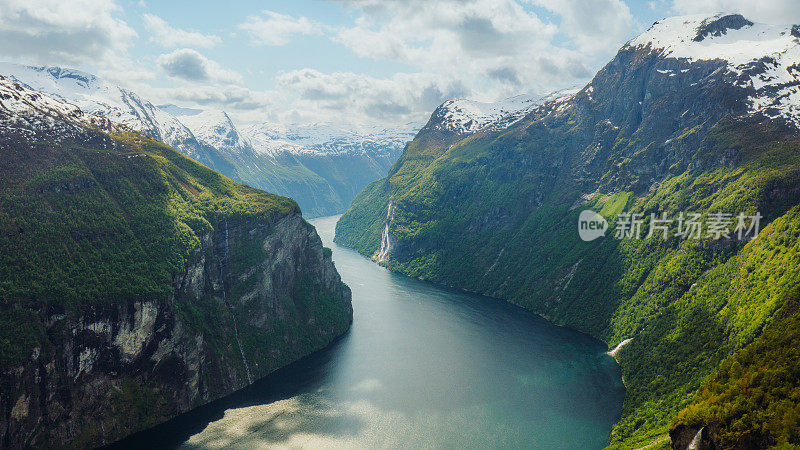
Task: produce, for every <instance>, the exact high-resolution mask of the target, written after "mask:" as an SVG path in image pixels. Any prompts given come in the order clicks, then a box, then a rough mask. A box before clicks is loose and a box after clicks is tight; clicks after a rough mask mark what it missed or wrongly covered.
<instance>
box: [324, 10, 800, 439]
mask: <svg viewBox="0 0 800 450" xmlns="http://www.w3.org/2000/svg"><path fill="white" fill-rule="evenodd" d="M728 17H734V18H735V17H736V16H728ZM739 17H740V16H739ZM709 20H711V19H709ZM719 21H720V26H723V25H725V22H726V21H729V19H728V18H726V17H723V18H721V19H719ZM731 21H732V22H733V23H738V22H737V20H732V19H731ZM735 26H739V27H741V25H735ZM690 41H691V39H690ZM738 76H739V75H738V74H737V73H735V72H728V71H726V62H725V61H724V60H700V61H692V60H685V59H673V58H665V57H663V55H662V53H661V52H659V51H658V49H653V46H652V45H650V46H638V47H636V46H632V45H629V46H626V47H624V48H623V49H622V50H620V52H619V53H618V55H617V57H616V58H615V59H614V60H613V61H612V62H610V63H609V64H608V65H607V66H606V67H605V68H603V69H602V70H601V71H600V72H599V73H598V74H597V75H596V76H595V78H594V79H593V80H592V82H591V83H590V84H589V85H588V86H587V87H585V88H584V89H582V90H581V91H580V92H579V93H577V94H576V95H575V96H574V97H572V98H569V99H562V100H557V101H554V102H550V103H548V104H545V105H544V106H542V107H541V108H539V109H537V110H536V111H534V112H533V113H532V114H530V115H528V116H527V117H526V118H524V119H523V120H521V121H519V122H517V123H515V124H514V125H512V126H510V127H508V128H507V129H504V130H501V131H484V132H478V133H475V134H471V135H468V136H459V135H454V134H449V135H448V134H447V133H442V132H441V129H442V128H443V126H442V124H441V123H437V116H441V114H438V113H434V116H433V118H432V119H431V122H429V124H428V126H426V128H425V129H423V130H422V131H421V132H420V134H419V135H418V136H417V138H416V139H415V141H414V142H412V144H410V145H409V147H408V149H407V150H406V152H405V154H404V155H403V156H402V157H401V159H400V160H399V161H398V163H397V164H396V165H395V166H394V167H393V169H392V171H391V172H390V175H389V177H387V178H385V179H383V180H379V181H377V182H375V183H373V184H371V185H370V186H368V187H367V188H366V189H365V190H364V191H362V192H361V193H360V194H359V196H358V197H357V198H356V200H355V201H354V203H353V206H352V207H351V208H350V210H348V212H347V213H346V214H345V215H344V216H343V217H342V219H341V220H340V222H339V224H338V225H337V242H340V243H342V244H344V245H349V246H352V247H354V248H356V249H357V250H359V251H360V252H362V253H363V254H365V255H368V256H373V257H375V259H377V260H378V261H379V262H381V263H382V264H385V265H386V266H388V267H389V268H391V269H393V270H397V271H400V272H402V273H405V274H407V275H410V276H414V277H421V278H425V279H429V280H432V281H436V282H439V283H442V284H446V285H450V286H457V287H460V288H464V289H468V290H471V291H475V292H479V293H482V294H486V295H490V296H495V297H499V298H503V299H506V300H509V301H511V302H514V303H516V304H519V305H521V306H523V307H526V308H528V309H531V310H533V311H536V312H538V313H541V314H543V315H545V316H546V317H548V318H549V319H550V320H552V321H554V322H556V323H559V324H563V325H568V326H571V327H574V328H577V329H580V330H583V331H587V332H589V333H591V334H593V335H594V336H597V337H599V338H601V339H604V340H605V341H606V342H608V343H609V344H610V345H609V347H610V348H613V347H615V346H616V345H617V344H619V343H621V342H623V341H624V340H626V339H631V340H630V341H628V342H629V343H628V344H627V345H625V346H624V347H622V348H621V350H620V351H619V352H618V353H617V358H618V360H619V361H620V364H621V366H622V370H623V376H624V380H625V383H626V386H627V391H626V397H625V401H624V405H623V415H622V417H621V419H620V421H619V422H618V423H617V425H616V426H615V427H614V429H613V430H612V433H611V436H610V444H611V446H612V447H621V448H634V447H638V446H642V445H646V444H649V443H652V442H664V438H665V436H666V434H667V432H668V431H669V430H670V428H671V427H672V428H673V430H675V431H674V432H673V433H674V434H675V438H676V441H673V444H675V445H677V444H676V443H677V442H678V441H679V439H678V438H679V437H680V436H679V434H680V432H683V433H684V434H687V433H690V431H692V430H693V431H694V432H695V434H696V433H697V431H698V430H699V429H700V428H702V427H703V426H707V427H708V428H709V430H711V432H712V437H711V439H714V440H716V441H717V442H718V443H723V442H732V440H735V439H738V436H741V435H742V433H745V432H746V431H747V430H745V429H744V428H742V426H741V425H731V424H734V423H742V422H741V421H740V422H736V421H737V420H739V419H741V417H744V416H747V417H749V418H748V419H747V420H751V419H752V417H756V416H758V417H760V419H752V421H751V422H747V423H751V424H754V423H756V422H757V421H759V420H760V421H761V422H759V423H766V422H767V421H768V420H767V419H765V418H764V417H767V418H769V417H773V416H770V415H769V414H767V415H764V414H763V411H762V410H760V408H762V407H764V408H766V406H763V405H764V404H765V403H757V402H749V403H748V402H744V403H742V402H741V400H742V399H741V398H736V399H731V400H730V402H731V403H733V404H736V405H737V406H736V407H737V408H739V409H734V408H731V409H729V410H728V412H725V413H724V414H723V413H719V412H716V411H712V412H711V413H709V412H708V408H707V406H708V404H709V403H713V401H709V400H708V398H709V395H711V394H706V395H705V396H703V394H702V392H706V391H701V394H697V395H698V397H697V398H696V399H694V396H695V394H696V393H697V392H698V389H699V388H700V387H701V385H703V383H704V381H706V380H711V381H709V383H711V384H710V385H708V386H710V387H707V388H704V389H708V392H716V391H715V389H716V390H721V389H724V387H723V386H726V385H727V384H729V383H730V380H728V379H726V378H725V377H726V376H727V377H729V376H730V375H726V374H725V373H719V374H717V375H715V374H716V373H717V370H718V368H719V367H720V364H721V363H722V361H723V360H725V359H726V358H729V359H730V358H734V359H735V358H746V356H745V354H744V353H741V355H742V356H738V355H740V352H743V350H742V349H747V348H750V347H748V346H751V345H761V346H764V347H765V348H766V347H769V346H784V347H786V346H789V347H791V348H795V347H797V346H798V345H800V342H797V341H795V340H789V341H783V342H773V340H774V338H775V337H776V335H777V334H778V333H774V332H771V333H763V332H764V330H765V329H766V330H770V329H771V327H772V326H773V324H776V323H778V324H779V323H783V322H782V320H783V319H780V317H781V315H780V314H779V311H781V308H783V307H784V306H783V305H784V304H786V302H787V301H788V299H790V298H792V296H794V295H796V289H797V287H798V285H799V284H800V269H798V267H800V265H799V264H798V258H800V253H798V251H800V247H798V230H800V215H799V213H798V208H800V136H798V133H797V131H796V128H794V127H793V126H791V125H787V124H786V123H785V122H783V121H782V120H771V119H767V118H765V117H764V116H763V115H760V114H751V113H750V112H748V107H749V100H748V95H750V94H752V92H751V91H749V90H748V88H741V87H739V85H738V84H737V83H738V78H737V77H738ZM584 209H591V210H594V211H597V212H599V213H600V214H601V215H603V216H604V217H605V218H607V219H608V220H609V221H610V222H611V230H612V232H611V233H607V235H606V237H605V238H601V239H598V240H594V241H591V242H584V241H582V240H581V239H580V238H579V236H578V233H577V223H578V215H579V213H580V212H581V210H584ZM623 211H625V212H631V213H641V214H642V215H643V217H645V218H648V219H646V220H645V223H644V227H643V229H644V230H645V233H643V234H642V237H644V236H645V234H646V230H647V229H648V225H649V217H650V215H651V213H652V214H655V215H656V217H662V215H663V214H666V215H667V217H670V218H676V217H678V215H679V214H680V213H681V212H685V213H699V214H701V215H702V216H703V218H705V219H708V217H709V215H710V214H713V213H720V212H721V213H728V214H731V215H733V216H736V215H737V214H740V213H743V214H747V215H753V214H756V212H760V214H762V215H763V216H764V217H763V218H762V219H761V227H762V230H761V234H760V235H759V236H758V238H756V239H755V240H752V241H747V240H742V241H740V240H738V239H736V238H735V237H734V238H730V239H724V238H723V239H720V240H715V239H712V238H708V237H705V236H704V237H703V238H702V239H697V240H695V239H683V238H679V237H676V236H674V234H675V231H676V226H677V224H676V223H675V222H673V223H672V228H671V231H672V232H671V234H670V236H671V237H670V238H669V239H666V240H664V239H662V238H661V235H660V234H656V235H655V236H653V237H651V238H645V239H639V240H636V239H623V240H618V239H614V238H613V236H612V234H613V230H614V229H615V226H616V223H615V219H616V217H617V215H618V214H619V213H620V212H623ZM775 326H777V325H775ZM784 326H785V325H784ZM757 339H761V341H765V342H762V343H760V344H754V342H755V341H756V340H757ZM740 364H742V363H740ZM776 364H782V363H781V362H779V361H776ZM723 367H725V366H723ZM747 370H750V371H754V369H753V368H749V369H747ZM727 373H730V372H727ZM714 377H716V378H714ZM714 380H717V381H714ZM785 380H786V381H787V383H789V384H788V385H787V386H785V388H786V389H788V390H789V391H792V390H793V389H795V390H796V389H797V387H798V384H797V379H796V377H795V378H791V377H787V378H785ZM772 387H773V388H774V387H775V386H772ZM792 392H793V391H792ZM728 395H729V398H732V397H733V396H734V395H741V394H737V393H729V394H728ZM780 395H784V397H783V398H784V400H782V401H783V402H787V401H788V402H791V400H786V399H790V398H792V397H790V394H785V393H784V394H780ZM693 399H694V400H693ZM693 402H694V405H695V406H692V408H691V409H690V410H689V411H690V412H691V411H695V412H691V413H690V412H687V413H683V414H682V415H681V416H680V418H676V417H677V414H678V413H679V411H681V410H682V409H684V408H686V407H687V406H689V405H690V404H693ZM737 402H738V403H737ZM777 403H779V402H777V401H776V403H775V404H777ZM704 405H705V406H704ZM748 408H750V409H749V410H748ZM697 411H701V412H697ZM730 411H733V412H730ZM781 411H788V409H786V408H784V409H782V410H781ZM775 414H777V413H775ZM781 414H784V413H783V412H782V413H781ZM786 414H789V413H786ZM786 417H793V416H791V415H787V416H786ZM787 420H788V419H787ZM714 423H718V424H719V425H718V426H716V428H714V426H712V425H713V424H714ZM753 426H755V425H753ZM681 427H683V428H681ZM681 430H683V431H681ZM714 430H720V431H719V434H718V435H717V434H714ZM764 430H765V431H764V432H763V434H762V435H760V439H763V442H764V443H767V444H769V443H779V442H781V441H782V440H783V441H785V442H790V443H793V444H796V445H800V441H798V440H797V437H796V436H797V432H798V430H800V425H798V424H797V423H794V424H792V425H790V426H787V427H785V428H781V429H780V430H778V429H777V428H774V429H768V427H765V428H764ZM787 436H788V437H787ZM691 437H692V438H693V437H694V435H692V436H691ZM689 441H691V438H690V439H689ZM681 448H683V447H681Z"/></svg>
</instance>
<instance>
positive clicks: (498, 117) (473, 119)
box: [439, 89, 577, 134]
mask: <svg viewBox="0 0 800 450" xmlns="http://www.w3.org/2000/svg"><path fill="white" fill-rule="evenodd" d="M576 92H577V90H576V89H565V90H562V91H556V92H554V93H552V94H548V95H546V96H534V95H526V94H524V95H517V96H515V97H511V98H508V99H505V100H502V101H499V102H495V103H483V102H477V101H474V100H465V99H456V100H448V101H446V102H444V103H443V104H442V106H440V107H439V110H440V118H441V124H440V126H441V127H443V128H445V129H448V130H450V131H455V132H457V133H459V134H470V133H475V132H478V131H482V130H487V129H492V130H498V129H504V128H507V127H509V126H510V125H512V124H514V123H515V122H517V121H518V120H520V119H522V118H523V117H525V116H526V115H527V114H528V113H530V112H531V111H533V110H534V109H536V108H537V107H539V106H541V105H543V104H544V103H547V102H549V101H552V100H557V99H560V98H564V97H569V96H572V95H574V94H575V93H576Z"/></svg>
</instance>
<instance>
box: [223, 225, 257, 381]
mask: <svg viewBox="0 0 800 450" xmlns="http://www.w3.org/2000/svg"><path fill="white" fill-rule="evenodd" d="M223 223H224V224H225V254H224V255H223V257H224V258H225V261H226V262H227V260H228V254H229V252H230V246H229V244H228V220H227V219H226V220H225V221H223ZM219 279H220V282H221V283H222V302H223V303H224V304H225V307H226V308H227V309H228V312H229V313H230V314H231V319H232V320H233V332H234V334H235V335H236V344H237V345H239V353H240V354H241V355H242V362H243V363H244V369H245V371H246V372H247V382H248V384H253V374H252V373H251V372H250V364H248V363H247V357H246V356H245V354H244V348H243V347H242V338H241V337H240V336H239V326H238V325H237V324H236V314H234V313H233V308H231V305H229V304H228V295H227V293H226V290H225V276H224V274H223V271H222V259H220V265H219Z"/></svg>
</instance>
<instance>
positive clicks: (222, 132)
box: [179, 110, 250, 151]
mask: <svg viewBox="0 0 800 450" xmlns="http://www.w3.org/2000/svg"><path fill="white" fill-rule="evenodd" d="M179 120H180V121H181V123H183V124H184V125H185V126H186V127H187V128H189V130H190V131H191V132H192V134H194V136H195V138H197V140H198V141H200V142H202V143H203V144H205V145H208V146H209V147H213V148H216V149H222V150H227V151H231V150H234V151H239V150H244V149H247V148H249V145H250V144H249V143H248V142H247V140H245V139H244V138H243V137H242V136H241V134H239V131H238V130H237V129H236V126H235V125H234V124H233V121H232V120H231V118H230V117H229V116H228V114H226V113H225V112H224V111H217V110H206V111H201V112H199V113H197V114H192V115H183V116H180V117H179Z"/></svg>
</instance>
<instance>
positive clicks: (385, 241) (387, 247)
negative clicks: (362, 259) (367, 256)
mask: <svg viewBox="0 0 800 450" xmlns="http://www.w3.org/2000/svg"><path fill="white" fill-rule="evenodd" d="M393 208H394V205H393V204H392V202H391V201H389V207H388V208H387V210H386V225H384V226H383V233H381V248H380V249H379V250H378V252H377V254H376V255H375V260H376V261H377V262H385V261H388V260H389V252H391V251H392V242H391V240H390V236H389V222H391V221H392V209H393Z"/></svg>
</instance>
